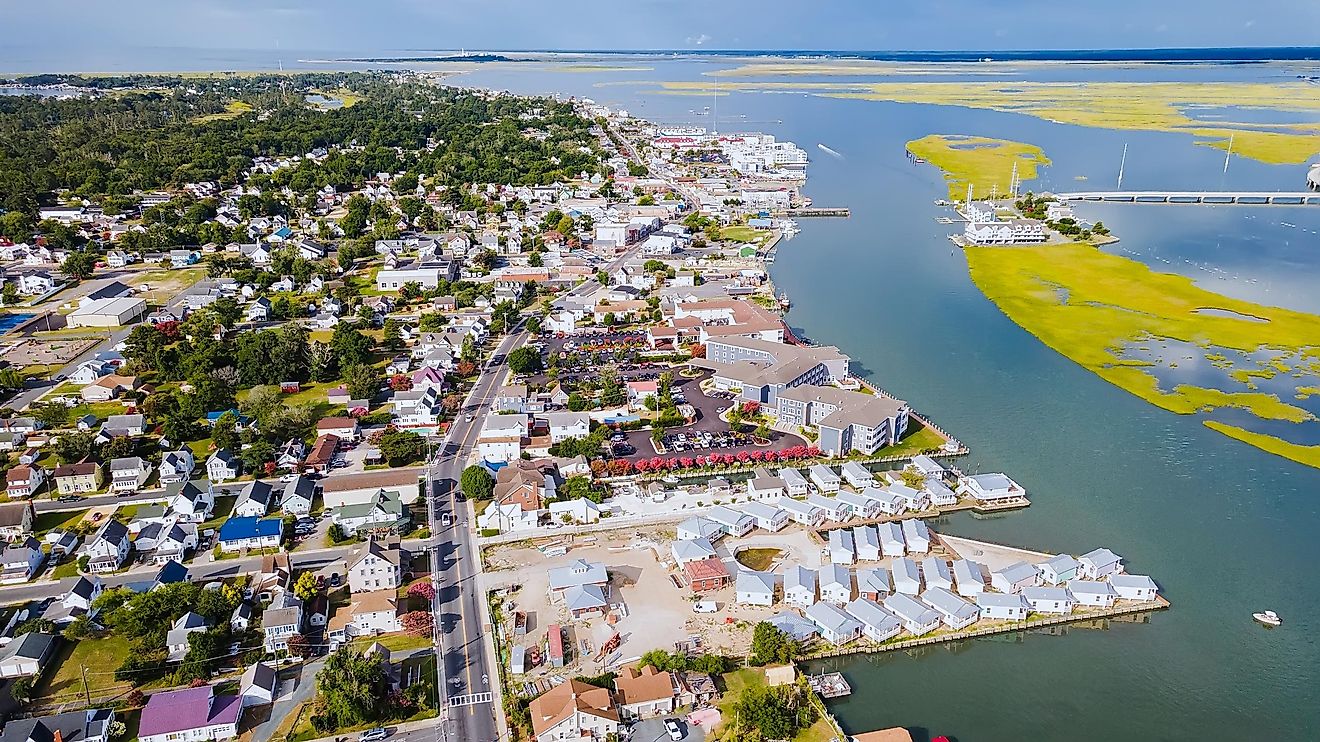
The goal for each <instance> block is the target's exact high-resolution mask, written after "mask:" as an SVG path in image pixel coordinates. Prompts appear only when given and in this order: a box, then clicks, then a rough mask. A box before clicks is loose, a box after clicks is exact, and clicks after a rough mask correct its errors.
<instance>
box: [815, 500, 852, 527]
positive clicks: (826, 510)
mask: <svg viewBox="0 0 1320 742" xmlns="http://www.w3.org/2000/svg"><path fill="white" fill-rule="evenodd" d="M806 503H807V504H808V505H811V506H813V507H817V508H820V511H821V513H823V514H824V516H825V519H826V520H832V521H834V522H836V523H841V522H843V521H845V520H848V519H849V518H850V517H852V508H850V507H848V503H846V502H843V501H842V500H839V499H838V498H836V497H825V496H824V495H818V494H815V493H813V494H810V495H807V499H806Z"/></svg>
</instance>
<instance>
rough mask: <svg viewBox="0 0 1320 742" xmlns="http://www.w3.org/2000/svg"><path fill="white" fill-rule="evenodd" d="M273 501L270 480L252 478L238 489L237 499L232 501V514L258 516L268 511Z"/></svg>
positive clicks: (273, 496) (273, 492) (273, 490)
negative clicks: (252, 479)
mask: <svg viewBox="0 0 1320 742" xmlns="http://www.w3.org/2000/svg"><path fill="white" fill-rule="evenodd" d="M274 502H275V488H274V487H273V486H271V484H270V482H263V481H261V480H259V479H258V480H254V481H251V482H248V483H247V484H245V485H243V489H241V490H239V493H238V499H237V500H235V501H234V510H233V514H234V515H238V516H246V517H252V518H260V517H261V516H263V515H265V514H266V513H269V512H270V506H271V505H272V504H273V503H274Z"/></svg>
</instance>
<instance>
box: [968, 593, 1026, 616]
mask: <svg viewBox="0 0 1320 742" xmlns="http://www.w3.org/2000/svg"><path fill="white" fill-rule="evenodd" d="M976 605H977V607H978V608H980V609H981V618H985V619H994V620H996V621H1025V620H1027V613H1028V612H1029V611H1030V610H1031V606H1030V605H1028V604H1027V601H1026V600H1025V599H1023V597H1022V596H1021V595H1016V594H1013V595H1005V594H1003V593H981V594H979V595H977V596H976Z"/></svg>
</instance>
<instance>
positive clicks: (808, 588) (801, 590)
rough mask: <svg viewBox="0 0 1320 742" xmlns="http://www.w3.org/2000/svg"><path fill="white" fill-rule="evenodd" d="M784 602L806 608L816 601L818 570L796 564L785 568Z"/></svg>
mask: <svg viewBox="0 0 1320 742" xmlns="http://www.w3.org/2000/svg"><path fill="white" fill-rule="evenodd" d="M784 602H785V603H788V604H789V605H796V606H799V607H803V608H805V607H806V606H809V605H812V604H813V603H815V602H816V571H815V570H812V569H807V568H806V567H803V566H802V565H800V564H795V565H793V566H791V567H789V568H788V569H786V570H784Z"/></svg>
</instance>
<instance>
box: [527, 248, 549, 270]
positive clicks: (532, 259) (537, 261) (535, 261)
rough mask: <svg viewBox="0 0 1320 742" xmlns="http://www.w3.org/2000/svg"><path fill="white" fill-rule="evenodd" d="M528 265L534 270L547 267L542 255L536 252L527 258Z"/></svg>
mask: <svg viewBox="0 0 1320 742" xmlns="http://www.w3.org/2000/svg"><path fill="white" fill-rule="evenodd" d="M527 265H529V266H531V267H533V268H540V267H541V266H543V265H545V261H544V260H542V259H541V253H539V252H534V253H532V254H531V255H529V256H527Z"/></svg>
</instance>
